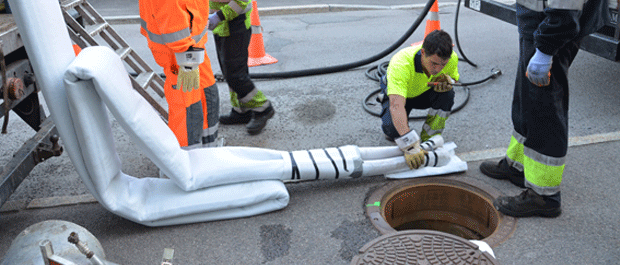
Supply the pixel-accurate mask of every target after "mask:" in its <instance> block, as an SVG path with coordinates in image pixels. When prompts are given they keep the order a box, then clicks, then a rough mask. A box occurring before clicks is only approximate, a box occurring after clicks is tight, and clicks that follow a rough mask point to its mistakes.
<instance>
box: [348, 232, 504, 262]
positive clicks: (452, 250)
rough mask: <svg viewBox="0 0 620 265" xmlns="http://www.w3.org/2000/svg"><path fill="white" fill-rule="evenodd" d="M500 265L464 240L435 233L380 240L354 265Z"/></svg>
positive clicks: (365, 249) (398, 234)
mask: <svg viewBox="0 0 620 265" xmlns="http://www.w3.org/2000/svg"><path fill="white" fill-rule="evenodd" d="M361 264H403V265H404V264H481V265H482V264H499V262H497V260H496V259H495V258H493V256H491V254H489V253H488V252H484V251H481V250H479V249H478V245H476V244H474V243H472V242H469V241H467V240H465V239H463V238H461V237H458V236H454V235H451V234H448V233H444V232H438V231H432V230H407V231H399V232H396V233H392V234H387V235H383V236H380V237H378V238H376V239H374V240H372V241H370V242H368V243H366V245H364V246H363V247H362V248H361V249H360V254H358V255H356V256H355V257H353V259H352V260H351V265H361Z"/></svg>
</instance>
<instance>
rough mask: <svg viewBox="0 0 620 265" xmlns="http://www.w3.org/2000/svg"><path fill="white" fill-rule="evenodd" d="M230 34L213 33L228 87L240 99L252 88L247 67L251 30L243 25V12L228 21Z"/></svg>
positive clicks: (218, 59)
mask: <svg viewBox="0 0 620 265" xmlns="http://www.w3.org/2000/svg"><path fill="white" fill-rule="evenodd" d="M228 27H229V30H230V36H228V37H220V36H217V35H214V36H213V38H214V40H215V49H216V50H217V61H218V63H219V64H220V69H221V70H222V74H223V75H224V78H226V83H228V87H229V88H230V89H231V90H232V91H234V92H235V93H237V98H238V99H242V98H244V97H245V96H247V95H248V94H249V93H250V92H251V91H252V90H253V89H254V87H255V86H254V83H253V82H252V80H251V79H250V73H249V69H248V46H249V45H250V39H251V38H252V31H251V30H250V29H248V28H246V27H245V14H242V15H239V16H238V17H236V18H235V19H233V20H231V21H229V22H228Z"/></svg>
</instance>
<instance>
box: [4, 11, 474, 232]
mask: <svg viewBox="0 0 620 265" xmlns="http://www.w3.org/2000/svg"><path fill="white" fill-rule="evenodd" d="M10 5H11V8H12V11H13V14H14V17H15V20H16V24H17V25H18V27H19V31H20V33H21V35H22V38H23V41H24V45H25V46H26V51H27V52H28V55H29V58H30V60H31V63H32V65H33V68H34V71H35V74H36V75H37V81H38V82H39V85H40V87H41V90H42V93H43V96H44V98H45V101H46V103H47V105H48V107H49V109H50V112H51V116H52V119H53V120H54V123H55V124H56V127H57V129H58V132H59V134H60V137H61V139H62V141H63V144H64V147H65V148H66V150H67V153H68V154H69V157H70V158H71V161H72V162H73V164H74V166H75V168H76V170H77V172H78V174H79V176H80V178H81V179H82V180H83V182H84V184H85V185H86V187H87V188H88V190H89V191H90V192H91V193H92V195H93V196H94V197H95V198H96V199H97V200H98V201H99V203H100V204H101V205H102V206H103V207H105V208H106V209H108V210H109V211H111V212H113V213H115V214H117V215H119V216H122V217H124V218H127V219H129V220H132V221H134V222H137V223H141V224H144V225H148V226H162V225H175V224H182V223H192V222H203V221H212V220H221V219H229V218H239V217H246V216H252V215H257V214H261V213H266V212H270V211H274V210H278V209H282V208H284V207H286V205H287V204H288V201H289V194H288V191H287V190H286V187H285V186H284V184H283V182H282V180H286V179H335V178H347V177H361V176H376V175H385V176H386V177H393V178H409V177H416V176H429V175H435V174H446V173H451V172H459V171H464V170H467V164H466V163H465V162H463V161H461V160H460V159H459V158H458V157H457V156H456V155H454V150H453V149H454V148H455V147H456V145H454V144H453V143H448V144H445V145H444V147H440V148H438V149H436V153H432V152H431V153H429V155H434V154H437V155H438V156H437V159H439V160H437V161H438V162H441V163H438V164H437V165H443V166H438V167H430V166H427V167H424V168H421V169H418V170H409V169H408V167H407V165H406V164H405V160H404V158H403V156H402V152H400V150H399V149H398V147H396V146H390V147H368V148H358V147H357V146H354V145H347V146H342V147H336V148H325V149H316V150H307V151H293V152H287V151H278V150H271V149H264V148H253V147H220V148H201V149H193V150H189V151H188V150H184V149H181V147H180V146H179V144H178V142H177V140H176V138H175V136H174V134H173V133H172V131H171V130H170V129H169V128H168V126H167V125H166V124H165V122H164V121H162V120H161V118H160V117H159V115H158V113H157V112H156V111H155V110H154V109H153V107H152V106H151V105H150V104H149V103H148V102H147V101H146V100H145V99H144V98H143V97H141V96H140V95H139V94H138V93H137V92H136V91H135V90H134V89H133V88H132V86H131V82H130V79H129V76H128V74H127V71H126V70H125V68H124V65H123V62H122V61H121V59H120V57H118V55H117V54H116V53H115V52H114V51H113V50H112V49H110V48H108V47H104V46H98V47H89V48H85V49H83V50H82V51H81V52H80V54H79V55H78V56H77V57H76V56H75V55H74V53H73V49H72V47H71V41H70V39H69V35H68V32H67V30H66V27H65V23H64V20H63V18H62V14H61V10H60V6H59V4H58V1H56V0H20V1H13V0H11V1H10ZM36 14H45V15H40V16H38V15H36ZM107 110H109V111H110V113H112V115H113V116H114V118H115V119H116V121H117V122H118V123H119V124H120V125H121V127H122V128H123V129H124V130H125V132H126V133H127V134H128V135H129V136H130V137H131V139H132V141H133V142H134V143H136V145H138V146H139V148H140V149H141V151H142V152H143V153H144V154H145V155H146V156H147V157H148V158H149V159H150V160H151V161H152V162H153V163H154V164H155V165H157V167H158V168H159V169H160V170H161V171H162V172H163V173H164V174H166V176H168V178H169V179H161V178H156V177H155V176H154V177H144V176H142V177H141V178H137V177H134V176H129V175H127V174H125V173H123V172H122V171H121V168H122V167H121V160H120V159H119V156H118V154H117V152H116V149H115V146H114V139H113V138H112V129H111V126H110V120H109V117H108V112H107ZM450 144H452V145H450ZM429 161H430V160H429ZM433 165H435V164H434V163H433Z"/></svg>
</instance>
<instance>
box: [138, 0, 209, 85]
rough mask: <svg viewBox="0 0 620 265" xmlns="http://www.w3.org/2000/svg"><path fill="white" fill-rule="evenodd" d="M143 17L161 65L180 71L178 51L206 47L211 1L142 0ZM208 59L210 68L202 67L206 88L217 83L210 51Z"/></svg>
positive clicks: (141, 12) (143, 28) (145, 28)
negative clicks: (176, 54)
mask: <svg viewBox="0 0 620 265" xmlns="http://www.w3.org/2000/svg"><path fill="white" fill-rule="evenodd" d="M140 18H142V21H141V28H140V33H142V35H144V36H145V37H146V38H147V40H148V45H149V48H150V49H151V51H152V52H153V57H154V58H155V61H156V62H157V64H159V65H160V66H161V67H163V68H164V69H165V70H168V69H170V70H172V72H173V73H175V74H176V73H177V71H178V65H177V64H176V59H175V57H174V54H175V53H180V52H185V51H187V49H189V47H190V46H193V47H198V48H203V49H204V48H205V43H206V42H207V33H208V28H207V27H208V25H209V1H204V0H203V1H199V0H140ZM205 62H206V63H207V64H208V65H207V67H202V65H201V67H200V68H201V69H200V73H201V75H200V76H201V77H200V85H201V86H202V87H203V88H204V87H208V86H210V85H213V84H214V83H215V78H214V77H213V72H212V70H211V63H210V62H209V59H208V57H207V53H205ZM203 72H205V74H203ZM175 79H176V78H175ZM175 83H176V80H175Z"/></svg>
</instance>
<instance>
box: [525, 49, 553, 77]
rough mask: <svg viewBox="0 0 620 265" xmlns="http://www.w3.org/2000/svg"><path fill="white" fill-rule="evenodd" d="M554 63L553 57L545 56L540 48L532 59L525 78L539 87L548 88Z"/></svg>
mask: <svg viewBox="0 0 620 265" xmlns="http://www.w3.org/2000/svg"><path fill="white" fill-rule="evenodd" d="M552 63H553V56H551V55H547V54H544V53H543V52H541V51H540V50H539V49H538V48H536V53H534V56H532V59H530V63H529V64H528V65H527V72H525V76H526V77H527V79H529V80H530V82H532V84H534V85H537V86H548V85H549V82H551V72H550V70H551V64H552Z"/></svg>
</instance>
